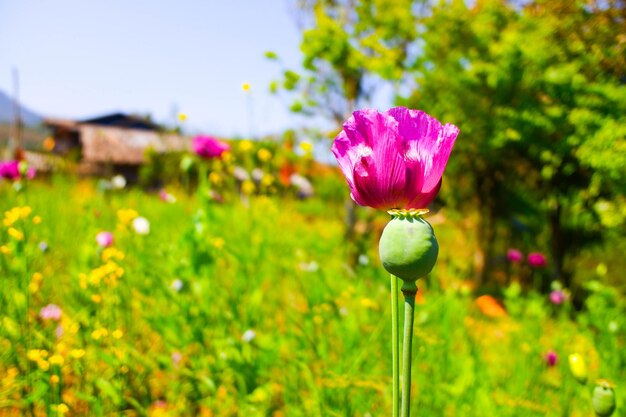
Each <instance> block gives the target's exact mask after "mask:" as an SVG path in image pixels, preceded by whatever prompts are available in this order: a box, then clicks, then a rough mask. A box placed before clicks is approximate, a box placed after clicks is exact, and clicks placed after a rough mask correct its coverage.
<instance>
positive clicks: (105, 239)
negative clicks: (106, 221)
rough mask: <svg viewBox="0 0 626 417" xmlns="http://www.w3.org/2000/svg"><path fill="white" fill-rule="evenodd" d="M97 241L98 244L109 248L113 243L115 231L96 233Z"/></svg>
mask: <svg viewBox="0 0 626 417" xmlns="http://www.w3.org/2000/svg"><path fill="white" fill-rule="evenodd" d="M96 242H98V245H99V246H100V247H103V248H108V247H109V246H111V245H112V244H113V233H111V232H100V233H98V234H97V235H96Z"/></svg>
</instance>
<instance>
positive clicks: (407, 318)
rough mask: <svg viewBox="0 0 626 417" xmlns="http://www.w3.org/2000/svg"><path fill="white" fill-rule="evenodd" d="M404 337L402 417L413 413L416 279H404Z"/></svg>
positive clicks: (407, 416) (408, 416)
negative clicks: (412, 353) (412, 378)
mask: <svg viewBox="0 0 626 417" xmlns="http://www.w3.org/2000/svg"><path fill="white" fill-rule="evenodd" d="M402 294H403V295H404V338H403V341H402V407H401V411H402V414H401V416H402V417H410V415H411V352H412V347H413V346H412V345H413V317H414V312H415V295H416V294H417V285H415V282H414V281H411V282H408V281H404V283H403V284H402Z"/></svg>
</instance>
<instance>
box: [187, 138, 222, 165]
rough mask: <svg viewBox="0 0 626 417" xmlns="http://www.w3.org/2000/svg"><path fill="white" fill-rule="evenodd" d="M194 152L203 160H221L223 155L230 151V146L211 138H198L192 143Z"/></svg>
mask: <svg viewBox="0 0 626 417" xmlns="http://www.w3.org/2000/svg"><path fill="white" fill-rule="evenodd" d="M191 146H192V148H193V151H194V152H195V153H196V154H197V155H198V156H201V157H202V158H206V159H212V158H219V157H221V156H222V154H223V153H224V152H226V151H228V150H230V145H229V144H227V143H224V142H221V141H219V140H217V139H215V138H213V137H211V136H202V135H200V136H196V137H195V138H193V141H192V143H191Z"/></svg>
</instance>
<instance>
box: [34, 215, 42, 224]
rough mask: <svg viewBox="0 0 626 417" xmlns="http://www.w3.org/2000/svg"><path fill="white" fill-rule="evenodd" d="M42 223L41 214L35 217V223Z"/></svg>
mask: <svg viewBox="0 0 626 417" xmlns="http://www.w3.org/2000/svg"><path fill="white" fill-rule="evenodd" d="M40 223H41V217H39V216H35V217H33V224H40Z"/></svg>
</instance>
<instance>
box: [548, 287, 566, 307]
mask: <svg viewBox="0 0 626 417" xmlns="http://www.w3.org/2000/svg"><path fill="white" fill-rule="evenodd" d="M566 299H567V296H566V295H565V293H564V292H563V291H561V290H554V291H552V292H551V293H550V301H552V304H557V305H558V304H563V303H564V302H565V300H566Z"/></svg>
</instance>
